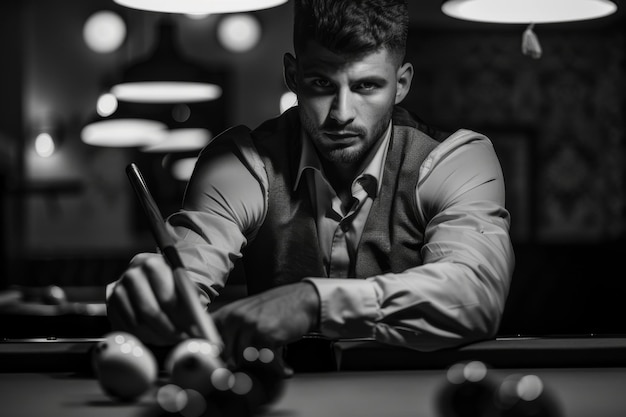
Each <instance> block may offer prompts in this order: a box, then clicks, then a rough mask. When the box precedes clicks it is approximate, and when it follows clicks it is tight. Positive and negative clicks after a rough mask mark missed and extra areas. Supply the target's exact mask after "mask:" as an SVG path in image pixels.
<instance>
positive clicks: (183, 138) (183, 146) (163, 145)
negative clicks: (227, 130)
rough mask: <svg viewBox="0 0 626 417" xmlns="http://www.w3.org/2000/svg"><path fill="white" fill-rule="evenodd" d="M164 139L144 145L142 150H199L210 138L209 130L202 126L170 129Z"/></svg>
mask: <svg viewBox="0 0 626 417" xmlns="http://www.w3.org/2000/svg"><path fill="white" fill-rule="evenodd" d="M164 136H165V137H164V139H163V140H162V141H160V142H158V143H156V144H154V145H150V146H146V147H144V148H143V149H142V151H144V152H164V153H165V152H189V151H196V150H200V149H202V148H203V147H205V146H206V145H207V144H208V143H209V142H210V140H211V132H210V131H209V130H208V129H202V128H181V129H171V130H169V131H167V132H166V133H165V135H164Z"/></svg>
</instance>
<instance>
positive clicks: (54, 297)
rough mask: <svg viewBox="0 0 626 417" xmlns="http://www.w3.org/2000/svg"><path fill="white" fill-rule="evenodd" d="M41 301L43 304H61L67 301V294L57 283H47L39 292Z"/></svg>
mask: <svg viewBox="0 0 626 417" xmlns="http://www.w3.org/2000/svg"><path fill="white" fill-rule="evenodd" d="M41 301H42V302H43V303H44V304H50V305H61V304H65V303H67V295H66V294H65V290H63V288H61V287H59V286H58V285H48V286H47V287H45V288H43V290H42V292H41Z"/></svg>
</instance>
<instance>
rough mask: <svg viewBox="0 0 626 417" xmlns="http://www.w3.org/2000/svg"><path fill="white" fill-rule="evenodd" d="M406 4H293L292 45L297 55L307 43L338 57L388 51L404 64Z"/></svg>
mask: <svg viewBox="0 0 626 417" xmlns="http://www.w3.org/2000/svg"><path fill="white" fill-rule="evenodd" d="M408 27H409V13H408V0H295V4H294V30H293V44H294V49H295V52H296V55H297V54H298V51H303V50H304V49H305V47H306V43H307V42H308V41H310V40H314V41H317V42H318V43H319V44H320V45H322V46H323V47H325V48H326V49H329V50H331V51H333V52H335V53H338V54H341V55H348V56H350V55H361V54H365V53H369V52H374V51H376V50H378V49H380V48H387V49H388V50H389V51H390V52H392V53H393V54H394V55H395V56H396V57H397V59H398V61H399V63H401V62H402V60H404V54H405V51H406V39H407V36H408Z"/></svg>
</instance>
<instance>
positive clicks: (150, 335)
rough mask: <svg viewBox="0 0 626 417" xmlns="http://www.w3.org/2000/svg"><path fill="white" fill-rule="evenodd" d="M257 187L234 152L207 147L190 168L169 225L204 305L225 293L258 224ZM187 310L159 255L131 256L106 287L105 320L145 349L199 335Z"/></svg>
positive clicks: (260, 199)
mask: <svg viewBox="0 0 626 417" xmlns="http://www.w3.org/2000/svg"><path fill="white" fill-rule="evenodd" d="M231 133H232V132H231ZM233 139H234V138H233ZM262 184H263V183H262V181H261V182H260V181H258V180H257V179H256V178H255V177H254V176H253V175H252V174H251V172H250V171H249V170H248V167H247V166H245V164H243V162H242V161H241V160H239V158H238V157H237V156H236V155H235V153H233V152H232V150H230V149H228V148H227V147H223V146H222V147H220V146H210V147H209V148H207V150H205V151H204V152H203V154H202V155H201V157H200V159H199V162H198V163H197V165H196V170H195V173H194V175H193V177H192V179H191V180H190V183H189V185H188V189H187V191H186V196H185V202H184V207H183V210H181V211H180V212H178V213H176V214H174V215H172V216H170V217H169V219H168V221H167V227H168V230H169V231H170V233H171V234H172V236H173V237H174V239H175V241H176V246H177V250H178V251H179V254H180V256H181V258H182V260H183V264H184V265H185V267H186V269H187V272H188V276H189V277H190V278H191V279H192V280H193V281H194V282H195V283H196V285H197V287H198V289H199V291H198V294H199V296H200V298H201V299H202V301H203V302H204V303H205V304H208V303H209V302H210V299H211V298H213V297H214V296H216V295H217V294H218V292H219V290H220V289H221V288H222V287H223V286H224V284H225V282H226V279H227V277H228V274H229V273H230V271H231V269H232V266H233V263H234V261H235V260H236V259H237V258H238V257H240V256H241V253H240V252H241V248H242V247H243V246H244V245H245V242H246V240H247V238H248V237H250V236H251V235H252V234H253V233H254V231H255V228H256V227H258V225H259V224H260V223H261V221H262V216H263V214H264V207H265V200H264V195H263V187H262ZM186 310H187V309H186V308H185V307H184V306H182V302H181V300H179V299H178V297H177V296H176V291H175V288H174V285H173V277H172V272H171V269H170V267H169V266H168V265H167V263H166V262H165V260H164V259H163V256H161V255H160V254H139V255H137V256H136V257H135V258H134V259H133V260H132V261H131V263H130V265H129V267H128V269H127V270H126V271H125V272H124V273H123V274H122V276H121V277H120V278H119V279H118V280H117V281H116V282H114V283H112V284H110V285H108V286H107V314H108V316H109V319H110V321H111V324H112V327H113V329H115V330H123V331H128V332H131V333H133V334H135V335H137V336H138V337H139V338H140V339H142V340H143V341H144V342H147V343H153V344H173V343H175V342H176V341H178V340H180V339H182V338H184V337H188V336H198V335H193V334H190V332H189V330H190V329H189V327H190V326H189V325H190V323H192V319H191V317H188V315H186Z"/></svg>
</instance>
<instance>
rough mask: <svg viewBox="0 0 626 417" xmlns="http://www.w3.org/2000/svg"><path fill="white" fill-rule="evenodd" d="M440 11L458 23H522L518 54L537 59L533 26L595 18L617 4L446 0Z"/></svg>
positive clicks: (567, 0) (602, 0)
mask: <svg viewBox="0 0 626 417" xmlns="http://www.w3.org/2000/svg"><path fill="white" fill-rule="evenodd" d="M441 10H442V11H443V13H445V14H446V15H448V16H450V17H454V18H457V19H462V20H470V21H475V22H484V23H507V24H516V23H517V24H526V25H528V27H527V29H526V30H525V31H524V35H523V39H522V52H523V53H524V54H526V55H530V56H532V57H533V58H539V57H540V56H541V45H540V44H539V40H538V39H537V36H536V35H535V33H534V32H533V29H534V25H536V24H539V23H564V22H574V21H580V20H591V19H598V18H601V17H605V16H609V15H611V14H613V13H615V12H616V11H617V4H616V3H615V2H613V1H611V0H447V1H444V2H443V4H442V6H441Z"/></svg>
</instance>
